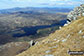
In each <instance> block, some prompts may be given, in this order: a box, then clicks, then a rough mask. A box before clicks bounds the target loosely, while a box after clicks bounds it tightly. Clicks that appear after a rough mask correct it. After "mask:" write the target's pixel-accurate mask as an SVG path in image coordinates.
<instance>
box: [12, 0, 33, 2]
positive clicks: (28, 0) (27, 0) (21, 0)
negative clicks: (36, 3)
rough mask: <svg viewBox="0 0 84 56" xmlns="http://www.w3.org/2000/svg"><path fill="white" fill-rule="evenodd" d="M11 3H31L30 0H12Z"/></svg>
mask: <svg viewBox="0 0 84 56" xmlns="http://www.w3.org/2000/svg"><path fill="white" fill-rule="evenodd" d="M12 1H13V2H31V1H32V0H12Z"/></svg>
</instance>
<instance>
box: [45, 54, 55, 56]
mask: <svg viewBox="0 0 84 56" xmlns="http://www.w3.org/2000/svg"><path fill="white" fill-rule="evenodd" d="M44 56H54V55H52V54H48V55H44Z"/></svg>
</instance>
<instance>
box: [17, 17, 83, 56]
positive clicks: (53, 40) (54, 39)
mask: <svg viewBox="0 0 84 56" xmlns="http://www.w3.org/2000/svg"><path fill="white" fill-rule="evenodd" d="M83 25H84V17H80V18H79V19H78V20H75V21H73V22H72V23H71V24H70V25H68V26H64V27H62V28H61V29H60V30H57V31H56V32H55V33H52V34H51V35H49V37H47V38H46V39H45V40H43V41H41V42H39V43H38V44H37V45H35V46H32V47H30V49H28V50H27V51H24V52H23V53H21V54H19V55H16V56H49V55H51V56H70V55H69V54H68V53H67V51H68V50H69V49H70V50H72V51H83V50H84V46H83V44H84V41H83V40H84V26H83Z"/></svg>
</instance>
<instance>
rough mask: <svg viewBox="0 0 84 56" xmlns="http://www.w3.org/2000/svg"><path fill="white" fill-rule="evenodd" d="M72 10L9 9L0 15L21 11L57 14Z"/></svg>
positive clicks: (45, 8) (46, 8)
mask: <svg viewBox="0 0 84 56" xmlns="http://www.w3.org/2000/svg"><path fill="white" fill-rule="evenodd" d="M71 10H72V9H68V8H58V7H55V8H48V7H43V8H40V7H26V8H19V7H16V8H11V9H3V10H0V14H10V13H14V12H18V11H23V12H27V13H30V12H39V13H57V12H66V13H67V12H70V11H71Z"/></svg>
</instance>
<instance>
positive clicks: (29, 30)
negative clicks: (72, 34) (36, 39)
mask: <svg viewBox="0 0 84 56" xmlns="http://www.w3.org/2000/svg"><path fill="white" fill-rule="evenodd" d="M66 22H67V20H61V21H59V22H58V23H54V24H51V25H41V26H32V27H23V28H20V30H23V31H24V32H25V33H16V34H13V37H23V36H29V35H35V34H37V31H38V30H39V29H45V28H51V27H55V26H63V25H64V24H65V23H66Z"/></svg>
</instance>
